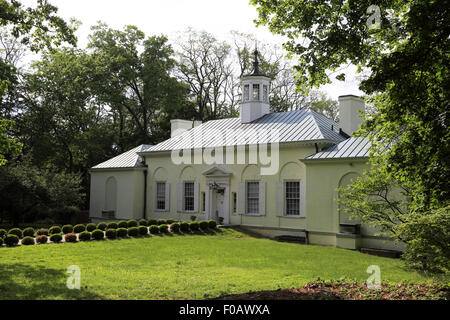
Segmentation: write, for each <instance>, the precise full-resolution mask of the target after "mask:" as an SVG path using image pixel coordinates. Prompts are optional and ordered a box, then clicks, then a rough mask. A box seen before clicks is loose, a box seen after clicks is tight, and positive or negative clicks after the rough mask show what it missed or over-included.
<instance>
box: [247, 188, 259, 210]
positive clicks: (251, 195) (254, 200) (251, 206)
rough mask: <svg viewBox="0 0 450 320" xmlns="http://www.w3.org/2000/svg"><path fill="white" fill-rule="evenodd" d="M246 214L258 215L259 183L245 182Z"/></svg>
mask: <svg viewBox="0 0 450 320" xmlns="http://www.w3.org/2000/svg"><path fill="white" fill-rule="evenodd" d="M247 213H248V214H258V213H259V182H247Z"/></svg>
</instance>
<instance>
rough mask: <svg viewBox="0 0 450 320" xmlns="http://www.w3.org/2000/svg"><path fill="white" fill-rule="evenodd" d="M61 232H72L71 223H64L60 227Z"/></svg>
mask: <svg viewBox="0 0 450 320" xmlns="http://www.w3.org/2000/svg"><path fill="white" fill-rule="evenodd" d="M62 232H63V233H64V234H68V233H72V232H73V226H72V225H71V224H66V225H65V226H63V227H62Z"/></svg>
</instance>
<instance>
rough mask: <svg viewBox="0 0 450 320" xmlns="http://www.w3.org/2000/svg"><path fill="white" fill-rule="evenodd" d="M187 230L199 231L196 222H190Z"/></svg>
mask: <svg viewBox="0 0 450 320" xmlns="http://www.w3.org/2000/svg"><path fill="white" fill-rule="evenodd" d="M189 229H191V230H192V231H198V230H199V229H200V224H199V223H198V222H197V221H192V222H190V223H189Z"/></svg>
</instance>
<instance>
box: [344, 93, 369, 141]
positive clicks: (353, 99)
mask: <svg viewBox="0 0 450 320" xmlns="http://www.w3.org/2000/svg"><path fill="white" fill-rule="evenodd" d="M338 100H339V124H340V126H341V129H342V131H344V132H345V133H346V134H348V135H350V136H351V135H352V134H353V132H355V131H356V130H358V128H359V126H360V124H361V123H362V119H361V118H360V117H361V116H362V115H363V114H364V100H363V99H362V98H360V97H358V96H354V95H345V96H339V98H338Z"/></svg>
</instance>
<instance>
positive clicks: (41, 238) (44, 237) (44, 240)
mask: <svg viewBox="0 0 450 320" xmlns="http://www.w3.org/2000/svg"><path fill="white" fill-rule="evenodd" d="M36 242H37V243H40V244H44V243H47V242H48V236H47V235H45V234H42V235H40V236H37V237H36Z"/></svg>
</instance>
